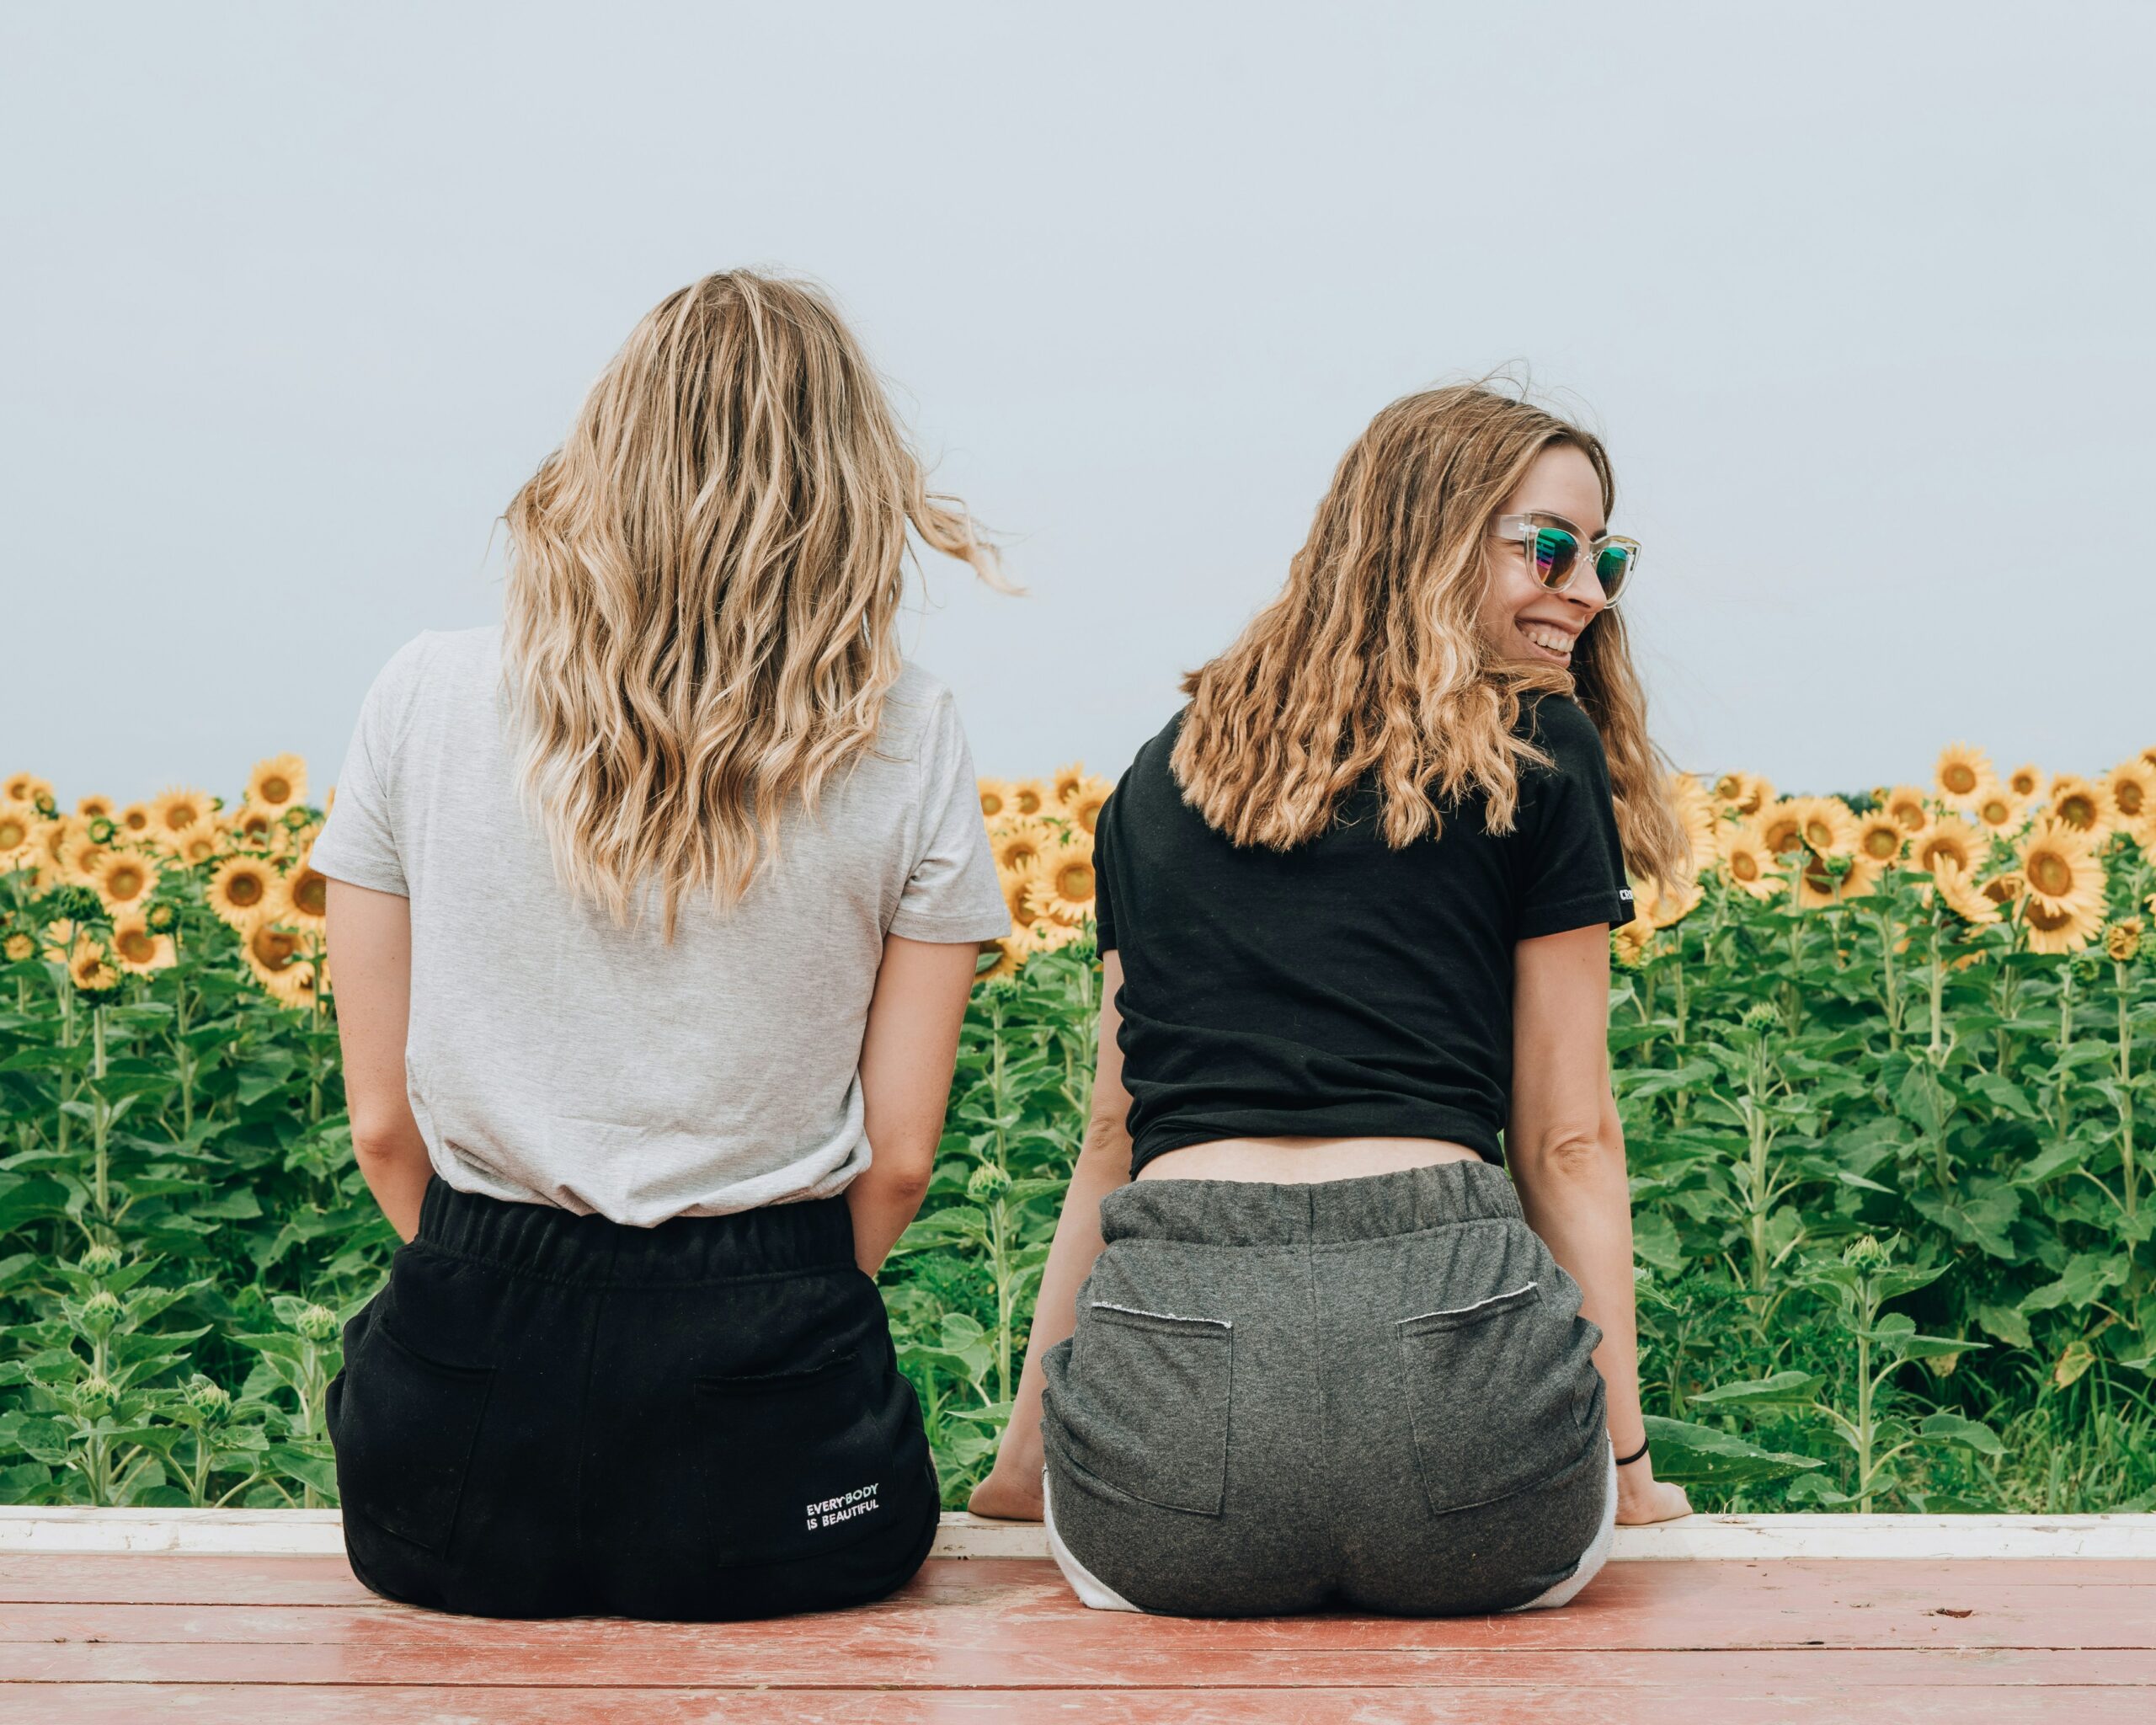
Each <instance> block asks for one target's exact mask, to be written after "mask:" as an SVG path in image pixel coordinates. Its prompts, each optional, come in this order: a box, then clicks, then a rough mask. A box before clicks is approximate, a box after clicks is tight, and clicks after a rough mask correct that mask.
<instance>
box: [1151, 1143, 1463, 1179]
mask: <svg viewBox="0 0 2156 1725" xmlns="http://www.w3.org/2000/svg"><path fill="white" fill-rule="evenodd" d="M1480 1161H1481V1156H1477V1155H1476V1152H1475V1151H1471V1150H1470V1149H1469V1148H1468V1147H1467V1146H1465V1145H1464V1144H1454V1142H1452V1140H1449V1139H1445V1138H1216V1139H1214V1140H1212V1142H1210V1143H1208V1144H1187V1145H1185V1146H1183V1147H1182V1149H1180V1150H1170V1151H1162V1152H1161V1154H1160V1155H1159V1156H1155V1157H1154V1158H1153V1159H1152V1161H1150V1162H1147V1163H1146V1164H1145V1167H1142V1168H1140V1169H1139V1171H1138V1175H1137V1178H1139V1179H1140V1180H1263V1181H1269V1182H1272V1183H1275V1184H1278V1185H1283V1186H1292V1185H1306V1184H1309V1183H1312V1182H1315V1181H1319V1180H1353V1179H1357V1178H1360V1177H1361V1176H1363V1175H1365V1174H1391V1173H1396V1172H1399V1171H1400V1170H1401V1169H1402V1168H1423V1167H1431V1166H1433V1164H1435V1163H1438V1162H1480Z"/></svg>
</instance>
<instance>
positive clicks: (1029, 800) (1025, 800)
mask: <svg viewBox="0 0 2156 1725" xmlns="http://www.w3.org/2000/svg"><path fill="white" fill-rule="evenodd" d="M1011 813H1012V814H1022V815H1033V814H1048V813H1049V791H1048V785H1047V783H1046V782H1044V781H1043V780H1041V779H1037V778H1018V779H1013V780H1011Z"/></svg>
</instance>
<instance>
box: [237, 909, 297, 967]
mask: <svg viewBox="0 0 2156 1725" xmlns="http://www.w3.org/2000/svg"><path fill="white" fill-rule="evenodd" d="M240 955H241V956H242V957H243V958H244V959H246V960H247V968H248V969H250V970H252V971H253V973H254V975H255V977H256V979H257V980H259V981H262V982H265V983H266V982H268V981H269V980H270V979H271V978H273V977H274V976H275V975H277V973H278V972H279V971H280V970H282V969H285V968H286V966H287V965H289V964H297V963H298V962H299V961H300V958H301V943H300V937H299V936H298V935H296V934H295V933H294V932H292V931H291V929H289V928H285V927H280V926H279V925H278V924H276V923H275V922H272V921H269V920H268V919H267V918H263V919H260V920H258V921H256V922H254V923H253V925H252V926H251V927H248V928H247V929H246V930H244V931H243V933H242V936H241V940H240Z"/></svg>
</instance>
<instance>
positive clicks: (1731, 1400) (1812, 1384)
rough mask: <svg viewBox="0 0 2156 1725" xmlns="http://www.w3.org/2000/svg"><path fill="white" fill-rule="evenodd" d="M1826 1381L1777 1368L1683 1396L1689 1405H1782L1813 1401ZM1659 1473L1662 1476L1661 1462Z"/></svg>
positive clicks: (1821, 1377) (1816, 1375)
mask: <svg viewBox="0 0 2156 1725" xmlns="http://www.w3.org/2000/svg"><path fill="white" fill-rule="evenodd" d="M1826 1382H1827V1380H1826V1378H1825V1377H1824V1376H1823V1375H1821V1374H1819V1373H1817V1372H1808V1371H1796V1370H1790V1371H1778V1372H1776V1373H1774V1375H1772V1376H1770V1377H1764V1378H1755V1379H1753V1380H1752V1381H1749V1382H1748V1383H1742V1384H1721V1385H1717V1386H1716V1387H1715V1388H1713V1389H1711V1390H1697V1391H1693V1392H1692V1393H1691V1394H1690V1395H1689V1396H1687V1397H1685V1398H1684V1400H1685V1402H1686V1404H1687V1405H1688V1406H1690V1407H1698V1406H1700V1404H1701V1403H1702V1402H1705V1403H1707V1404H1709V1405H1710V1406H1713V1407H1730V1406H1737V1407H1786V1406H1789V1405H1791V1404H1803V1403H1807V1402H1811V1401H1812V1400H1813V1398H1814V1397H1817V1395H1818V1393H1819V1391H1820V1390H1821V1389H1822V1388H1823V1387H1824V1386H1825V1385H1826ZM1656 1473H1657V1477H1659V1476H1660V1473H1661V1466H1660V1464H1659V1463H1657V1466H1656Z"/></svg>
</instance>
